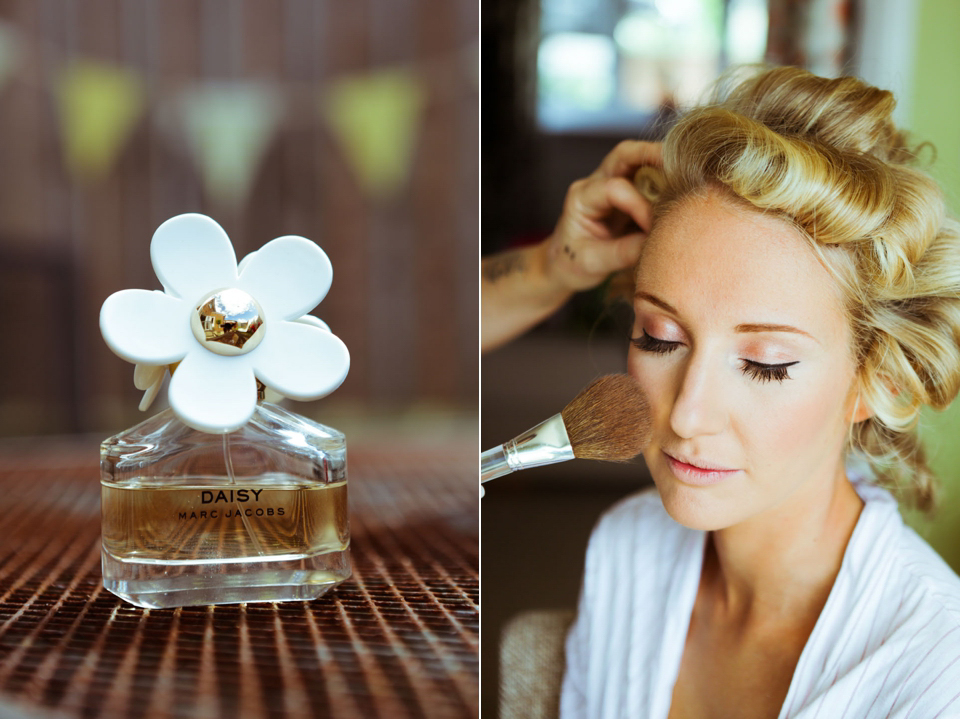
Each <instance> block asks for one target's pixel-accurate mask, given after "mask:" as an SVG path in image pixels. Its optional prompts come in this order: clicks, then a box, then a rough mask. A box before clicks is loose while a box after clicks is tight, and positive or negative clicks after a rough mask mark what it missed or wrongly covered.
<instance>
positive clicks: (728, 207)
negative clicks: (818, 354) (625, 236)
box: [636, 190, 847, 333]
mask: <svg viewBox="0 0 960 719" xmlns="http://www.w3.org/2000/svg"><path fill="white" fill-rule="evenodd" d="M636 287H637V291H638V292H643V293H647V294H653V295H656V296H657V297H660V299H662V300H664V301H665V302H668V303H669V304H671V305H673V306H674V307H676V308H677V309H678V311H680V312H681V313H682V312H684V308H687V310H688V311H690V312H693V313H697V314H703V313H704V312H707V313H710V314H711V315H715V316H717V317H725V318H729V319H735V320H736V321H737V322H759V321H761V320H759V319H757V317H756V315H758V314H760V315H767V316H774V315H784V316H785V317H786V318H788V319H790V320H791V321H793V322H800V321H803V322H806V323H809V324H810V325H811V326H814V327H816V328H818V330H819V331H820V332H830V333H832V331H833V330H835V329H836V327H837V326H841V325H842V326H845V325H846V324H847V318H846V313H845V311H844V309H843V303H842V301H841V300H840V297H839V291H838V288H837V286H836V283H835V282H834V280H833V278H832V277H831V276H830V274H829V273H828V272H827V270H826V268H824V266H823V265H822V264H821V262H820V260H819V258H818V257H817V255H816V253H815V252H814V251H813V249H812V247H811V246H810V243H809V241H808V240H807V238H805V237H804V236H803V235H802V234H801V233H800V231H799V230H797V229H796V228H795V227H794V226H793V225H791V224H790V223H788V222H786V221H785V220H782V219H780V218H779V217H776V216H773V215H766V214H763V213H761V212H759V211H751V210H747V209H745V208H744V207H743V206H742V205H741V204H740V203H734V202H732V201H730V200H729V199H727V198H726V197H725V196H724V195H722V194H720V193H719V192H717V191H715V190H710V191H707V192H706V193H704V194H702V195H695V196H691V197H688V198H686V199H684V200H682V201H681V202H680V203H679V204H677V205H676V206H675V207H674V208H673V209H672V210H671V211H670V212H669V213H667V214H666V215H665V216H664V217H662V218H661V219H660V220H659V221H658V222H657V224H656V225H655V227H654V228H653V230H652V232H651V234H650V236H649V237H648V238H647V240H646V243H645V245H644V248H643V252H642V254H641V257H640V261H639V262H638V265H637V275H636ZM763 321H766V320H763ZM771 321H772V320H771Z"/></svg>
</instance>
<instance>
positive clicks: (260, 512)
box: [178, 507, 284, 519]
mask: <svg viewBox="0 0 960 719" xmlns="http://www.w3.org/2000/svg"><path fill="white" fill-rule="evenodd" d="M241 515H242V516H245V517H272V516H274V515H276V516H278V517H282V516H283V515H284V509H283V507H257V508H256V509H250V508H247V509H227V510H225V511H222V512H221V511H220V510H216V509H210V510H205V509H201V510H200V511H196V510H194V511H192V512H180V513H179V517H178V518H179V519H219V518H220V517H223V518H224V519H230V518H231V517H240V516H241Z"/></svg>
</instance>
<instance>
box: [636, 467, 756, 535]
mask: <svg viewBox="0 0 960 719" xmlns="http://www.w3.org/2000/svg"><path fill="white" fill-rule="evenodd" d="M654 484H656V485H657V491H658V492H659V493H660V499H661V500H662V501H663V508H664V509H666V510H667V514H669V515H670V516H671V518H673V520H674V521H675V522H677V523H678V524H682V525H683V526H684V527H689V528H690V529H698V530H702V531H706V532H712V531H715V530H718V529H726V528H727V527H731V526H733V525H734V524H737V523H738V522H740V521H742V520H743V519H744V517H743V516H741V514H742V504H740V508H741V512H737V511H736V510H737V507H736V506H731V503H730V502H729V499H728V500H727V501H724V499H721V498H720V497H718V496H717V493H716V492H714V491H713V488H709V487H690V486H688V485H685V484H683V483H682V482H679V481H678V480H677V479H675V478H673V477H672V476H671V477H665V478H661V477H656V476H654Z"/></svg>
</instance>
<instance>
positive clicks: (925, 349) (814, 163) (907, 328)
mask: <svg viewBox="0 0 960 719" xmlns="http://www.w3.org/2000/svg"><path fill="white" fill-rule="evenodd" d="M741 72H742V71H741ZM894 103H895V101H894V98H893V95H892V94H891V93H890V92H887V91H885V90H879V89H877V88H875V87H872V86H870V85H867V84H865V83H863V82H861V81H860V80H857V79H855V78H851V77H844V78H839V79H826V78H821V77H817V76H815V75H812V74H810V73H808V72H806V71H804V70H800V69H798V68H793V67H781V68H772V69H766V70H756V69H755V70H752V71H751V74H748V75H747V76H746V77H745V78H744V77H742V76H741V77H739V78H734V79H731V77H727V78H725V79H724V80H723V81H722V84H721V85H720V86H719V89H718V91H717V94H716V95H715V97H714V99H713V101H712V102H711V103H710V104H708V105H705V106H703V107H699V108H696V109H694V110H692V111H690V112H688V113H687V114H685V115H684V116H683V117H682V118H681V119H680V120H679V121H678V123H677V124H676V125H675V126H674V127H673V128H672V129H671V130H670V132H669V133H668V134H667V137H666V140H665V141H664V146H663V155H664V158H663V176H662V181H661V182H660V183H654V184H659V186H658V187H655V188H653V187H650V188H648V192H649V194H655V195H656V203H655V207H654V216H655V218H657V217H662V216H663V215H665V214H666V213H667V212H669V211H670V210H671V209H672V208H673V207H675V206H676V205H677V203H679V202H680V201H682V200H683V199H684V198H686V197H687V196H690V195H692V194H697V193H702V192H704V191H705V190H706V189H707V188H708V187H720V188H722V189H724V190H725V191H726V192H728V193H729V194H730V195H732V196H733V197H734V198H739V199H738V200H737V201H738V202H744V203H748V204H749V206H752V207H753V208H756V209H757V210H760V211H762V212H765V213H771V214H774V215H775V216H778V217H781V218H782V219H784V220H786V221H788V222H790V223H792V224H793V225H794V226H795V227H796V228H797V229H798V230H799V231H800V232H801V233H802V234H803V235H804V236H806V237H807V238H808V239H809V240H810V242H811V245H812V247H813V248H814V250H815V251H816V252H817V254H818V255H819V257H820V258H821V261H822V262H823V264H824V266H825V267H826V268H827V269H828V271H829V272H830V273H831V274H832V276H833V277H834V278H835V280H836V281H837V285H838V287H839V289H840V293H841V295H842V297H843V299H844V301H845V304H846V306H847V309H848V311H849V315H850V318H851V327H852V330H853V332H852V336H853V342H854V355H855V357H856V360H857V363H858V383H859V391H860V398H861V401H862V402H865V403H866V404H867V406H868V407H869V408H870V410H871V411H872V416H871V417H870V418H868V419H866V420H864V421H862V422H859V423H857V424H856V425H854V426H853V427H852V428H851V432H850V436H849V438H848V451H854V452H858V453H860V454H862V455H863V457H864V458H865V459H866V460H867V461H868V462H869V464H870V465H871V466H872V468H873V470H874V472H875V474H876V476H877V479H878V481H879V482H880V483H882V484H885V485H887V486H889V487H891V488H892V489H894V490H895V491H897V493H898V494H899V495H900V497H901V498H902V499H905V500H907V501H908V502H910V503H912V504H914V505H915V506H917V507H918V508H920V509H924V510H928V509H931V508H932V506H933V503H934V489H935V479H934V476H933V473H932V472H931V470H930V468H929V467H928V466H927V462H926V458H925V455H924V450H923V446H922V445H921V443H920V440H919V438H918V436H917V431H916V424H917V419H918V416H919V413H920V409H921V408H922V407H923V406H924V405H930V406H932V407H934V408H936V409H944V408H945V407H946V406H947V405H948V404H949V403H950V402H951V400H953V398H954V397H955V396H956V395H957V392H958V390H960V225H958V223H957V222H956V221H954V220H952V219H949V218H947V217H946V213H945V207H944V200H943V197H942V194H941V192H940V189H939V187H938V186H937V184H936V183H935V182H934V181H933V180H932V179H931V178H930V177H929V176H927V175H926V174H924V173H923V172H922V171H920V170H918V169H916V168H915V167H913V166H912V165H913V164H914V163H915V160H916V154H915V152H913V151H911V149H909V148H908V146H907V144H906V142H905V139H904V136H903V134H902V133H901V132H900V131H898V130H897V128H896V127H895V126H894V123H893V121H892V118H891V113H892V111H893V107H894ZM643 182H644V183H645V184H649V183H650V176H649V173H645V175H644V176H643Z"/></svg>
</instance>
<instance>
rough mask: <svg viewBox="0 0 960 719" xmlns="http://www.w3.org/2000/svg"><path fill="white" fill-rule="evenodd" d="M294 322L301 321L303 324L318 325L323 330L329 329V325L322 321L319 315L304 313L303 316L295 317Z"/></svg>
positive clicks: (327, 330)
mask: <svg viewBox="0 0 960 719" xmlns="http://www.w3.org/2000/svg"><path fill="white" fill-rule="evenodd" d="M294 322H301V323H303V324H305V325H313V326H314V327H319V328H320V329H322V330H323V331H324V332H329V331H330V325H328V324H327V323H326V322H324V321H323V320H322V319H320V318H319V317H314V316H313V315H304V316H303V317H297V319H295V320H294Z"/></svg>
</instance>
